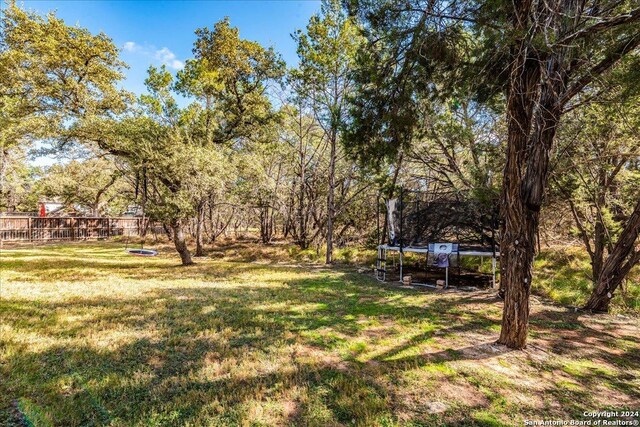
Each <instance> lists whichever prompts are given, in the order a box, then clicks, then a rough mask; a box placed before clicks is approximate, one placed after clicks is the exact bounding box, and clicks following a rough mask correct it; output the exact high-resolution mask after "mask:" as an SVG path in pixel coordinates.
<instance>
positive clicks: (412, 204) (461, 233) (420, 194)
mask: <svg viewBox="0 0 640 427" xmlns="http://www.w3.org/2000/svg"><path fill="white" fill-rule="evenodd" d="M380 205H381V203H380V201H379V202H378V209H379V207H380ZM384 206H385V208H386V213H385V217H386V218H385V222H386V227H385V228H386V231H387V233H384V234H387V235H385V236H383V235H382V234H383V233H380V221H379V218H380V210H378V257H377V262H376V269H375V272H376V278H377V279H378V280H380V281H383V282H386V281H387V275H388V273H389V271H388V270H387V262H388V255H389V252H391V253H394V252H395V253H397V254H398V264H397V266H398V267H399V282H400V283H403V278H404V274H405V271H406V270H405V268H404V267H405V260H404V258H405V257H404V255H405V254H406V253H410V252H411V253H415V254H421V255H422V256H425V257H426V260H427V262H426V264H427V265H429V266H435V267H436V268H438V267H439V268H442V269H443V270H444V276H445V277H444V279H445V288H446V287H448V286H449V268H450V264H449V263H451V266H452V267H453V266H454V265H455V266H457V270H458V275H460V273H461V270H460V269H461V265H460V264H461V263H460V259H461V258H462V257H479V258H481V259H482V258H485V257H486V258H490V259H491V286H492V287H495V286H496V264H497V261H498V259H499V258H500V250H499V248H498V245H497V240H498V239H497V238H496V237H497V231H498V225H499V212H498V207H497V203H495V202H494V203H492V202H489V203H479V202H477V201H475V200H473V199H472V198H470V197H460V195H458V197H451V196H449V197H446V196H445V197H442V196H440V197H438V196H437V195H434V194H427V192H425V191H416V190H408V189H406V188H402V187H400V194H399V197H397V198H394V199H390V200H386V201H385V203H384ZM381 237H382V239H381ZM443 245H445V246H446V247H447V251H446V254H444V255H442V254H441V253H440V252H439V250H438V249H439V248H440V247H442V246H443ZM438 256H441V257H444V258H446V262H445V263H442V264H439V265H437V266H436V264H437V262H436V261H437V260H436V259H437V258H438ZM393 264H394V265H395V261H393ZM410 280H411V279H410ZM411 284H412V285H418V286H429V287H436V286H435V285H434V284H432V283H417V282H413V281H412V282H411Z"/></svg>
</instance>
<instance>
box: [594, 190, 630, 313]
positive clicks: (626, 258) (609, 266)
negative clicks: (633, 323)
mask: <svg viewBox="0 0 640 427" xmlns="http://www.w3.org/2000/svg"><path fill="white" fill-rule="evenodd" d="M639 234H640V200H638V203H637V204H636V206H635V208H634V210H633V213H632V214H631V216H630V217H629V219H628V220H627V224H626V225H625V227H624V229H623V230H622V233H621V234H620V237H618V241H617V242H616V245H615V246H614V247H613V251H611V253H610V254H609V256H608V257H607V260H606V261H605V263H604V265H603V267H602V270H601V271H600V275H599V276H598V282H597V285H596V287H595V288H594V290H593V292H592V293H591V297H590V298H589V301H587V303H586V304H585V306H584V309H586V310H591V311H596V312H607V311H609V304H610V303H611V299H613V294H614V292H615V291H616V289H617V288H618V287H619V286H620V284H622V281H623V280H624V278H625V277H626V276H627V274H628V273H629V271H631V269H632V268H633V267H634V265H636V264H638V262H640V251H637V250H634V245H635V242H636V240H637V239H638V235H639Z"/></svg>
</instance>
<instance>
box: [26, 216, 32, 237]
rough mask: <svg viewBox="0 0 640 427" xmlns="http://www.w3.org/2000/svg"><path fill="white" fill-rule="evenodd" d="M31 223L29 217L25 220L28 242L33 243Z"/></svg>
mask: <svg viewBox="0 0 640 427" xmlns="http://www.w3.org/2000/svg"><path fill="white" fill-rule="evenodd" d="M31 221H32V220H31V217H29V218H27V230H28V231H27V233H29V241H30V242H33V224H32V223H31Z"/></svg>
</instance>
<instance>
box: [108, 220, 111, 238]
mask: <svg viewBox="0 0 640 427" xmlns="http://www.w3.org/2000/svg"><path fill="white" fill-rule="evenodd" d="M109 238H111V218H107V239H109Z"/></svg>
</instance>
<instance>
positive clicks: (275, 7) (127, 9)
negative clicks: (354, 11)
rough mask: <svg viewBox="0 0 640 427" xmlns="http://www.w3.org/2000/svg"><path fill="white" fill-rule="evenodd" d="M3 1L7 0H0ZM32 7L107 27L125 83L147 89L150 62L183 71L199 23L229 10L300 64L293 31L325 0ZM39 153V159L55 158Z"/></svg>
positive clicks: (31, 1) (246, 34)
mask: <svg viewBox="0 0 640 427" xmlns="http://www.w3.org/2000/svg"><path fill="white" fill-rule="evenodd" d="M0 2H3V0H0ZM19 4H20V5H22V6H23V7H24V8H26V9H30V10H34V11H36V12H38V13H40V14H43V15H44V14H46V13H47V12H49V11H51V10H55V11H56V15H57V16H58V17H60V18H62V19H64V21H65V22H66V23H67V24H68V25H79V26H82V27H85V28H88V29H89V30H90V31H91V32H93V33H98V32H101V31H102V32H104V33H105V34H107V35H108V36H109V37H111V38H112V39H113V41H114V43H115V44H116V45H117V46H118V47H119V48H121V49H122V51H121V58H122V60H124V61H125V62H126V63H127V64H129V67H130V68H129V69H128V70H126V71H125V72H126V80H125V81H123V83H122V86H123V87H124V88H125V89H127V90H129V91H132V92H134V93H137V94H140V93H143V92H144V90H145V88H144V79H145V77H146V70H147V68H148V67H149V65H156V66H157V65H161V64H165V65H167V67H168V69H169V70H171V71H174V72H175V71H177V70H178V69H180V67H181V66H182V65H183V64H184V62H185V60H186V59H188V58H190V57H191V56H192V53H191V48H192V46H193V42H194V40H195V34H194V31H195V30H196V29H197V28H201V27H209V28H212V27H213V25H214V24H215V23H216V22H218V21H219V20H221V19H222V18H224V17H225V16H228V17H229V18H230V19H231V25H233V26H235V27H238V28H239V29H240V37H242V38H245V39H249V40H255V41H257V42H259V43H260V44H262V45H263V46H265V47H268V46H273V47H274V48H275V49H276V51H278V52H279V53H280V54H281V55H282V57H283V58H284V60H285V61H286V62H287V65H288V66H289V67H292V66H295V65H296V64H297V60H298V58H297V55H296V46H295V42H294V41H293V40H292V39H291V33H293V32H294V31H295V30H297V29H303V28H304V27H305V26H306V25H307V22H308V21H309V18H310V17H311V15H313V14H314V13H316V12H318V11H319V10H320V1H319V0H318V1H315V0H305V1H293V0H291V1H288V0H282V1H259V0H244V1H213V0H210V1H177V0H176V1H118V0H102V1H91V0H84V1H73V0H66V1H45V0H41V1H35V0H27V1H23V2H21V3H19ZM55 161H56V160H55V159H52V158H42V157H40V158H37V159H35V161H34V163H35V164H38V165H46V164H51V163H54V162H55Z"/></svg>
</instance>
